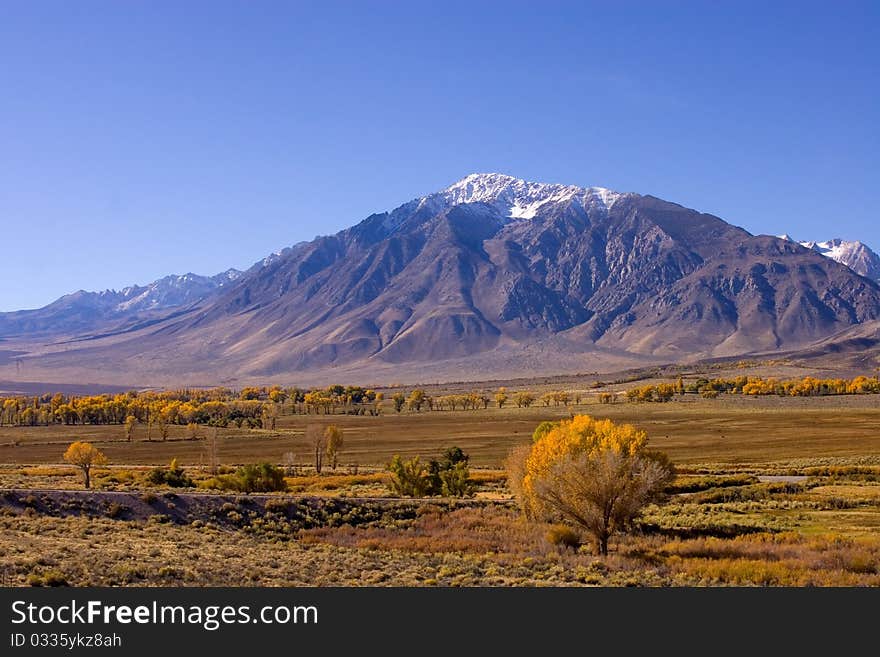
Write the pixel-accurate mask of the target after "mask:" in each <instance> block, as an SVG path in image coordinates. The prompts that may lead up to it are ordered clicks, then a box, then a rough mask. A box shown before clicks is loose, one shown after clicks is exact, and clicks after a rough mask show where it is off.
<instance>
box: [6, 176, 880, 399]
mask: <svg viewBox="0 0 880 657" xmlns="http://www.w3.org/2000/svg"><path fill="white" fill-rule="evenodd" d="M877 319H880V287H878V285H877V284H876V283H875V282H873V281H871V280H868V279H867V278H864V277H862V276H859V275H857V274H856V273H855V272H853V271H852V270H851V269H849V268H848V267H846V266H843V265H841V264H839V263H837V262H835V261H834V260H832V259H830V258H827V257H825V256H823V255H821V254H820V253H818V252H816V251H815V250H811V249H807V248H804V247H802V246H800V245H799V244H796V243H793V242H789V241H786V240H782V239H778V238H775V237H768V236H753V235H751V234H749V233H748V232H746V231H745V230H743V229H742V228H738V227H736V226H732V225H730V224H728V223H726V222H724V221H723V220H722V219H720V218H718V217H715V216H712V215H709V214H704V213H700V212H698V211H696V210H691V209H688V208H685V207H682V206H680V205H677V204H675V203H670V202H668V201H664V200H661V199H659V198H655V197H653V196H643V195H639V194H634V193H618V192H614V191H611V190H608V189H605V188H601V187H586V188H584V187H577V186H570V185H558V184H543V183H531V182H526V181H523V180H519V179H516V178H512V177H510V176H505V175H501V174H473V175H470V176H467V177H466V178H464V179H462V180H460V181H458V182H457V183H455V184H453V185H451V186H450V187H448V188H446V189H444V190H441V191H439V192H436V193H433V194H429V195H426V196H422V197H419V198H416V199H414V200H412V201H410V202H408V203H405V204H403V205H401V206H400V207H398V208H396V209H395V210H392V211H390V212H383V213H379V214H373V215H370V216H368V217H367V218H366V219H364V220H363V221H361V222H360V223H358V224H356V225H354V226H353V227H351V228H348V229H346V230H343V231H341V232H339V233H337V234H335V235H330V236H324V237H319V238H316V239H315V240H313V241H312V242H307V243H300V244H297V245H295V246H293V247H290V248H287V249H284V250H282V251H280V252H279V253H277V254H274V255H273V256H271V257H269V258H267V259H266V260H264V261H261V262H258V263H257V264H256V265H254V266H253V267H252V268H251V269H249V270H248V271H247V272H245V273H244V274H243V275H241V276H240V277H238V278H237V279H236V280H234V281H232V282H231V283H229V284H228V285H224V286H223V287H222V288H220V289H219V290H218V291H217V292H216V293H214V294H211V295H209V296H206V297H204V298H203V299H202V300H200V301H198V302H195V303H193V304H191V305H189V306H181V305H178V306H176V307H174V308H172V309H171V312H170V313H169V314H167V315H166V316H165V317H163V318H156V317H154V318H152V319H151V320H150V322H148V323H146V324H135V325H132V326H130V327H129V328H124V329H120V330H117V331H114V332H112V333H105V334H98V335H86V334H84V335H80V336H79V337H78V338H77V340H76V342H74V343H69V342H68V343H65V344H64V345H63V346H53V345H52V344H49V343H48V342H46V343H44V344H39V345H34V344H31V345H28V346H26V347H16V345H15V344H14V343H9V344H8V347H9V349H20V350H21V351H22V352H23V355H22V354H19V355H17V356H16V367H17V370H16V376H19V377H30V379H31V380H36V378H37V377H48V376H55V380H57V379H58V377H71V376H77V377H80V380H82V378H81V377H82V376H91V377H94V378H93V379H91V380H95V381H102V382H108V383H109V382H111V381H112V382H115V381H121V380H125V381H127V382H144V383H157V382H172V383H177V384H181V383H194V382H199V383H216V382H227V383H228V382H240V381H252V380H254V381H255V380H264V381H265V380H269V379H272V380H288V381H305V380H307V379H308V380H329V379H336V380H342V379H346V380H354V378H355V377H359V379H358V380H368V381H371V382H372V381H377V380H385V381H400V380H404V379H407V380H420V381H425V380H426V379H430V378H435V379H436V378H441V377H442V378H446V379H449V378H461V379H466V378H471V379H473V378H483V379H485V378H489V377H491V376H495V375H497V376H502V375H504V376H509V375H530V374H531V375H534V374H539V373H541V374H547V373H559V372H577V371H580V372H586V371H595V370H600V369H604V370H605V371H608V368H613V367H622V366H627V367H628V366H633V365H637V364H645V363H657V362H669V361H673V360H688V359H696V358H702V357H714V356H726V355H737V354H746V353H751V352H757V351H762V352H766V351H768V350H793V349H799V348H805V347H807V346H809V345H810V344H813V343H815V342H816V341H819V340H823V339H826V338H828V337H829V336H831V335H833V334H835V333H837V332H839V331H842V330H844V329H847V328H849V327H852V326H856V325H859V324H862V323H864V322H870V321H873V320H877ZM84 370H85V373H84ZM7 374H10V376H8V377H7V378H12V377H11V372H10V369H9V366H8V365H7V366H5V367H4V366H3V365H2V363H0V376H5V375H7ZM43 380H47V379H45V378H44V379H43Z"/></svg>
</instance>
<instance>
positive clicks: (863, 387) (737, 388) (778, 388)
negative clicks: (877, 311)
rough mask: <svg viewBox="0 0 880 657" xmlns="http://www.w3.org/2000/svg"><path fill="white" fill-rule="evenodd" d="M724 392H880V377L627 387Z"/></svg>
mask: <svg viewBox="0 0 880 657" xmlns="http://www.w3.org/2000/svg"><path fill="white" fill-rule="evenodd" d="M722 393H727V394H732V395H750V396H770V395H775V396H779V397H824V396H830V395H870V394H878V393H880V379H878V378H877V377H867V376H857V377H855V378H853V379H819V378H815V377H812V376H806V377H804V378H802V379H776V378H762V377H754V376H739V377H736V378H733V379H711V380H709V379H697V380H696V381H692V382H690V383H687V384H685V382H684V380H683V379H681V378H679V379H678V381H677V382H675V383H659V384H654V385H646V386H640V387H637V388H631V389H629V390H627V391H626V400H627V401H630V402H668V401H672V400H673V399H674V398H675V397H676V396H683V395H685V394H699V395H701V396H703V397H705V398H710V399H711V398H715V397H717V396H718V395H719V394H722ZM609 400H610V398H609ZM615 400H616V397H615ZM600 401H602V400H600Z"/></svg>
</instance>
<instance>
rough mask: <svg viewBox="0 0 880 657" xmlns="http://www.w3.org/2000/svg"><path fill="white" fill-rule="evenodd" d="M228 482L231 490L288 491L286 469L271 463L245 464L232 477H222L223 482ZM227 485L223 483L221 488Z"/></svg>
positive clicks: (244, 491) (254, 491)
mask: <svg viewBox="0 0 880 657" xmlns="http://www.w3.org/2000/svg"><path fill="white" fill-rule="evenodd" d="M224 483H225V484H228V486H229V488H230V489H231V490H237V491H241V492H243V493H271V492H275V491H286V490H287V482H286V481H284V470H282V469H281V468H279V467H277V466H274V465H272V464H271V463H258V464H255V465H254V464H251V465H244V466H242V467H240V468H239V469H238V470H236V471H235V474H234V475H232V476H231V477H223V478H221V484H224ZM223 487H225V486H223V485H221V488H223Z"/></svg>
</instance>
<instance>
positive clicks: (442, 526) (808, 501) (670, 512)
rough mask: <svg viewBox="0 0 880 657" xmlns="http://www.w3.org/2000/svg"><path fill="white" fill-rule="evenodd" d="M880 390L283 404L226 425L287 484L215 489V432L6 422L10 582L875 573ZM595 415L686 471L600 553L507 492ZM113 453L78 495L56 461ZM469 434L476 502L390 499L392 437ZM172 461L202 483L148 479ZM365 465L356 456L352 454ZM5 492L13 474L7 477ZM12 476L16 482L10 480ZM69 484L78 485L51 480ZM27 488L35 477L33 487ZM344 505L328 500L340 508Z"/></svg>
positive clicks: (866, 579)
mask: <svg viewBox="0 0 880 657" xmlns="http://www.w3.org/2000/svg"><path fill="white" fill-rule="evenodd" d="M878 402H880V397H877V396H873V395H868V396H847V397H822V398H791V399H790V398H784V399H780V398H775V397H762V398H745V397H741V396H727V395H723V396H722V397H720V398H719V399H717V400H706V399H701V398H698V397H696V396H694V395H691V396H687V397H686V398H685V399H684V400H676V401H674V402H671V403H667V404H654V403H645V404H630V403H618V404H611V405H601V404H598V403H595V402H592V401H590V402H588V403H585V404H582V405H579V406H577V407H562V406H560V407H556V406H550V407H544V406H537V407H532V408H529V409H517V408H515V407H505V408H503V409H498V408H489V409H485V410H476V411H455V412H453V411H433V412H431V411H424V412H422V413H414V412H403V413H401V414H397V413H394V412H393V410H392V409H386V410H385V413H384V414H383V415H382V416H380V417H364V416H350V415H330V416H324V415H321V416H291V415H288V416H283V417H281V418H280V419H279V422H278V426H277V429H276V430H275V431H266V430H247V429H236V428H229V429H220V430H219V432H218V438H219V441H218V442H219V456H220V461H221V462H222V464H223V465H224V466H225V468H226V469H227V470H229V469H231V468H232V467H234V466H235V465H236V464H241V463H252V462H256V461H261V460H269V461H273V462H276V463H279V462H281V461H282V455H283V454H285V453H286V452H293V453H294V454H295V455H296V456H297V461H298V462H299V463H300V464H301V466H306V467H300V468H298V472H297V473H296V475H295V476H289V477H288V478H287V484H288V493H285V494H273V495H268V496H263V497H259V496H247V495H234V496H229V494H228V493H225V494H224V493H221V492H218V491H212V490H210V489H206V488H202V487H201V486H204V485H209V484H210V475H209V474H208V473H207V472H206V470H205V468H204V467H199V466H200V465H201V466H204V464H205V463H206V461H207V450H206V447H207V443H208V441H207V440H206V439H205V436H206V435H207V432H209V431H211V430H210V429H207V428H203V429H201V432H202V436H201V438H200V439H199V440H192V439H188V438H187V437H186V435H185V430H184V429H183V428H182V427H174V428H173V430H172V432H171V435H170V436H169V440H168V441H167V442H161V441H158V440H154V441H152V442H147V441H146V440H144V438H145V435H144V432H145V429H144V428H143V427H139V428H138V430H137V432H136V435H135V439H134V440H133V441H132V442H130V443H129V442H126V441H125V440H124V437H123V436H124V434H123V430H122V427H119V426H111V427H106V426H85V427H82V426H78V427H58V426H55V427H34V428H18V427H14V428H13V427H2V428H0V464H2V465H0V580H2V581H3V582H5V583H7V584H11V585H16V586H18V585H28V584H29V585H64V584H68V585H123V586H135V585H177V584H189V585H206V586H215V585H235V586H241V585H363V584H368V585H404V586H411V585H420V586H421V585H440V586H456V585H463V586H471V585H489V586H520V585H560V586H572V585H578V586H581V585H613V586H632V585H649V586H654V585H712V586H714V585H781V586H804V585H838V586H841V585H842V586H878V585H880V435H878V431H877V427H878V426H880V424H878V421H880V403H878ZM572 413H589V414H593V415H596V416H600V417H609V418H612V419H614V420H616V421H622V422H631V423H634V424H636V425H638V426H639V427H641V428H643V429H645V430H646V431H647V432H648V434H649V436H650V441H651V444H652V445H653V446H654V447H656V448H658V449H661V450H663V451H665V452H667V453H668V454H669V455H670V457H671V458H672V459H673V461H674V462H675V463H676V464H677V466H678V469H679V474H678V477H677V479H676V481H675V482H674V484H673V485H672V486H671V488H670V489H669V491H668V495H667V499H666V500H665V501H664V502H663V503H662V504H656V505H652V506H651V507H649V508H648V509H647V510H646V512H645V513H644V514H643V516H642V518H641V519H640V520H639V522H638V525H637V526H636V527H635V531H633V532H632V533H630V534H628V535H621V536H619V537H618V538H617V539H616V540H614V541H613V543H612V550H611V554H610V555H609V556H608V557H607V558H600V557H597V556H595V555H594V553H593V548H592V546H591V545H590V544H589V543H588V542H586V540H585V537H580V541H581V542H580V545H577V544H575V545H569V544H566V543H560V542H558V541H557V540H556V539H554V538H553V536H554V533H553V527H552V526H550V525H547V524H545V523H530V522H525V521H524V520H523V518H522V517H521V516H520V515H519V513H518V512H517V511H516V509H515V508H514V507H513V506H512V505H511V503H510V495H509V492H508V491H507V490H506V486H505V477H504V472H503V471H501V470H500V469H499V466H500V464H501V462H502V461H503V459H504V457H505V455H506V454H507V452H508V450H509V449H510V448H511V447H512V446H515V445H518V444H522V443H526V442H528V441H529V440H530V436H531V433H532V431H533V430H534V428H535V426H536V425H537V424H538V423H540V422H541V421H544V420H552V419H558V418H562V417H567V416H568V415H570V414H572ZM330 423H335V424H337V425H339V426H342V427H343V428H344V429H345V448H344V451H343V453H342V458H341V464H342V465H341V466H340V467H339V468H338V469H337V470H336V471H335V472H328V471H325V472H324V473H323V474H322V475H320V476H318V475H316V474H315V473H314V472H313V471H310V468H309V467H308V466H309V464H310V463H311V461H310V453H311V447H310V446H309V445H308V444H306V441H305V439H304V431H305V428H306V427H307V426H308V425H310V424H319V425H326V424H330ZM75 439H79V440H88V441H91V442H93V443H94V444H95V445H96V446H98V447H99V448H100V449H101V450H102V451H104V452H105V453H106V454H107V456H108V457H109V459H110V463H111V465H110V466H109V467H107V468H102V469H99V470H98V471H96V472H95V475H94V486H95V490H94V491H93V492H90V493H84V492H79V491H77V489H80V488H81V482H80V479H79V475H78V473H77V472H76V471H75V470H73V469H72V468H69V467H64V466H59V465H58V463H59V462H60V460H61V459H60V456H61V454H62V453H63V451H64V449H65V447H66V446H67V445H68V444H69V442H71V441H72V440H75ZM450 445H458V446H460V447H462V448H463V449H464V450H465V451H466V452H468V453H469V454H470V455H471V459H472V465H473V466H474V467H473V468H472V475H473V477H474V479H476V481H477V483H478V489H477V493H476V499H475V500H473V501H472V502H468V503H453V502H451V501H449V500H441V499H427V500H418V501H395V500H391V499H387V498H388V496H389V495H390V492H389V489H388V481H389V474H388V473H387V472H386V471H385V470H384V466H385V464H387V462H388V460H389V459H390V457H391V456H392V455H393V454H402V455H406V456H411V455H417V454H418V455H422V456H424V457H430V456H433V455H435V454H437V453H438V452H439V451H440V450H441V449H442V448H443V447H447V446H450ZM172 458H178V459H179V460H180V462H181V463H182V464H184V465H186V466H187V468H188V470H189V472H190V474H191V475H192V477H193V479H195V481H196V483H197V484H198V485H199V486H200V488H198V489H186V490H174V491H172V490H170V489H167V488H164V487H156V486H153V485H151V484H149V483H148V482H147V478H146V475H147V473H148V470H149V466H151V465H159V464H163V465H165V464H168V462H169V461H170V460H171V459H172ZM354 464H357V471H355V467H354ZM2 489H5V491H4V490H2ZM12 489H15V490H12ZM40 489H66V490H67V491H70V492H41V491H40ZM29 491H30V492H29ZM340 504H341V505H342V506H334V505H340Z"/></svg>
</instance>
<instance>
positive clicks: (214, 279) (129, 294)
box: [99, 269, 242, 312]
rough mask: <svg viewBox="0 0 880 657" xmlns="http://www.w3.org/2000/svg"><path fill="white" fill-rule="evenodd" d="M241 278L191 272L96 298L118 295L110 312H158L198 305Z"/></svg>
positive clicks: (233, 272) (226, 273)
mask: <svg viewBox="0 0 880 657" xmlns="http://www.w3.org/2000/svg"><path fill="white" fill-rule="evenodd" d="M241 275H242V272H240V271H239V270H237V269H227V270H226V271H224V272H221V273H219V274H217V275H215V276H200V275H198V274H193V273H192V272H190V273H187V274H181V275H176V274H172V275H170V276H165V277H164V278H160V279H158V280H156V281H153V282H152V283H149V284H148V285H145V286H143V287H142V286H138V285H135V286H132V287H127V288H124V289H123V290H122V291H121V292H116V291H115V290H105V291H104V292H101V293H99V294H102V295H109V296H111V297H112V296H114V295H119V296H120V297H121V300H120V301H119V302H118V303H117V305H116V307H115V308H114V310H115V311H116V312H129V311H133V310H158V309H163V308H171V307H174V306H180V305H183V304H186V303H192V302H194V301H198V300H200V299H202V298H204V297H205V296H207V295H208V294H210V293H212V292H214V291H215V290H217V289H218V288H222V287H224V286H225V285H228V284H229V283H231V282H233V281H235V280H237V279H238V278H239V277H240V276H241Z"/></svg>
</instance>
